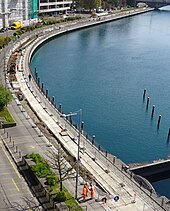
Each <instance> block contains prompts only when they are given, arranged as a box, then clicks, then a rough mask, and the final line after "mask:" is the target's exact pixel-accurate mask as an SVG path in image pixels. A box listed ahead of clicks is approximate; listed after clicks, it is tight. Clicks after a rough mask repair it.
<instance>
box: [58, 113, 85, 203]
mask: <svg viewBox="0 0 170 211" xmlns="http://www.w3.org/2000/svg"><path fill="white" fill-rule="evenodd" d="M78 113H79V132H78V143H77V147H78V148H77V165H76V185H75V199H77V195H78V194H77V193H78V176H79V167H80V138H81V131H82V129H83V124H84V122H83V121H82V109H80V110H79V111H77V112H74V113H70V114H62V117H69V116H75V115H77V114H78Z"/></svg>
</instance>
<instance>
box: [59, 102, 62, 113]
mask: <svg viewBox="0 0 170 211" xmlns="http://www.w3.org/2000/svg"><path fill="white" fill-rule="evenodd" d="M59 112H60V113H62V105H61V104H60V105H59Z"/></svg>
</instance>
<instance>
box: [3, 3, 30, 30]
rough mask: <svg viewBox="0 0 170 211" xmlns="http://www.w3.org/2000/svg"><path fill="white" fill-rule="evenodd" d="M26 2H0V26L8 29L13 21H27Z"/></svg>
mask: <svg viewBox="0 0 170 211" xmlns="http://www.w3.org/2000/svg"><path fill="white" fill-rule="evenodd" d="M28 4H29V1H28V0H0V26H1V27H8V26H9V25H10V24H11V22H13V21H23V20H27V19H28V6H29V5H28Z"/></svg>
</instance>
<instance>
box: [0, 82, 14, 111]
mask: <svg viewBox="0 0 170 211" xmlns="http://www.w3.org/2000/svg"><path fill="white" fill-rule="evenodd" d="M11 100H12V94H11V93H10V91H9V90H8V89H6V88H4V87H3V86H2V85H0V111H2V110H3V108H4V107H5V106H6V105H7V104H8V103H9V102H10V101H11Z"/></svg>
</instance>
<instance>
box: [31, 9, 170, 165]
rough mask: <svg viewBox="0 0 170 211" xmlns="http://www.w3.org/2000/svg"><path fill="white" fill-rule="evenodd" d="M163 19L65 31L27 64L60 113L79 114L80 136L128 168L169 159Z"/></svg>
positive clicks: (167, 25) (148, 16) (160, 14)
mask: <svg viewBox="0 0 170 211" xmlns="http://www.w3.org/2000/svg"><path fill="white" fill-rule="evenodd" d="M169 20H170V11H153V12H149V13H145V14H142V15H138V16H134V17H129V18H126V19H122V20H118V21H114V22H110V23H106V24H103V25H99V26H95V27H92V28H88V29H83V30H80V31H75V32H72V33H68V34H65V35H62V36H60V37H57V39H54V40H52V41H50V42H48V43H46V44H45V45H43V46H42V47H41V48H40V49H39V50H38V51H37V53H36V54H35V55H34V57H33V60H32V64H31V67H32V69H34V68H35V67H36V68H37V71H38V74H39V76H40V79H41V82H43V83H44V84H45V88H46V89H49V93H50V95H51V96H53V95H54V96H55V99H56V103H57V104H58V105H59V104H60V103H61V104H62V106H63V111H64V113H69V112H70V111H76V110H78V109H80V108H82V109H83V120H84V122H85V125H84V126H85V127H84V128H85V130H86V132H88V133H89V134H90V135H93V134H95V136H96V140H97V142H98V143H99V144H101V145H102V146H103V147H104V148H105V149H106V150H108V151H109V152H111V153H112V154H114V155H116V156H118V157H119V158H121V159H122V160H123V161H124V162H126V163H129V162H142V161H151V160H156V159H159V158H166V157H167V156H168V155H169V153H170V148H169V143H168V141H167V134H168V130H169V127H170V22H169ZM145 88H146V89H147V96H146V97H148V96H149V97H150V103H149V108H148V110H146V99H145V101H144V102H143V98H142V97H143V90H144V89H145ZM152 105H155V107H156V109H155V114H154V117H153V119H151V110H152ZM159 115H162V119H161V124H160V128H159V130H157V121H158V116H159Z"/></svg>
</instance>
